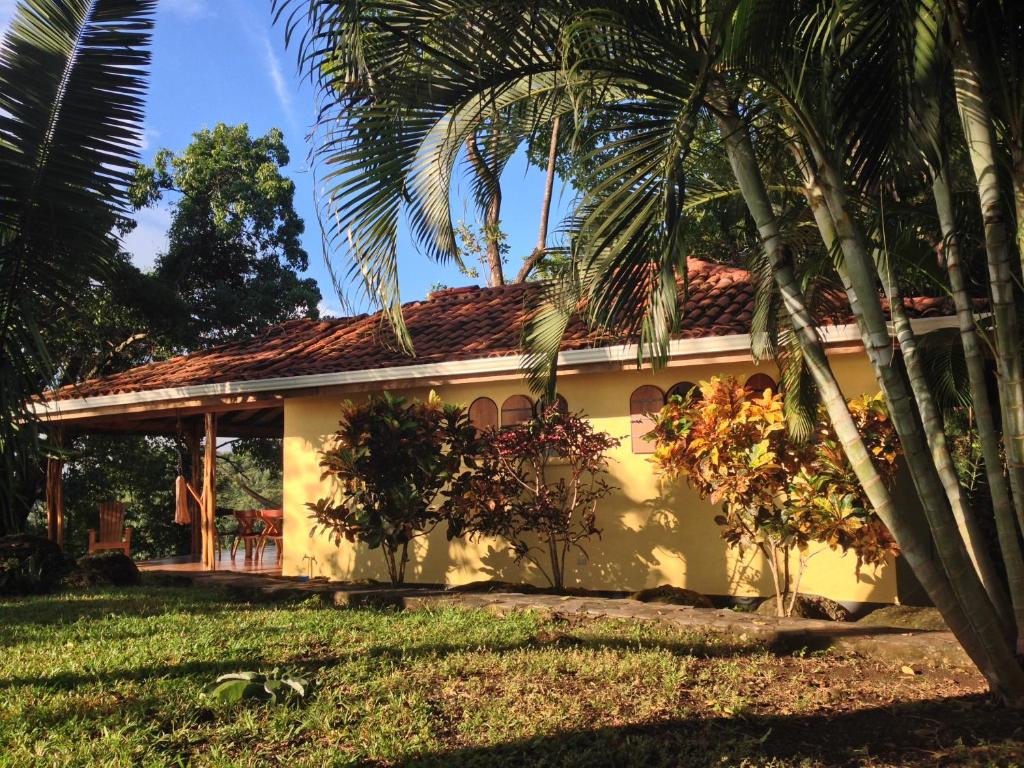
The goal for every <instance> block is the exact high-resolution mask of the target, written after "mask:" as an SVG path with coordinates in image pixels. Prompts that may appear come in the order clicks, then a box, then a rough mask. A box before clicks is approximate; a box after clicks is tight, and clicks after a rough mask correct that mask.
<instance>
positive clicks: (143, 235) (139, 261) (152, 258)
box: [124, 206, 171, 271]
mask: <svg viewBox="0 0 1024 768" xmlns="http://www.w3.org/2000/svg"><path fill="white" fill-rule="evenodd" d="M135 224H136V226H135V229H133V230H132V231H131V232H129V233H128V235H127V236H126V237H125V238H124V249H125V250H126V251H127V252H128V253H130V254H131V256H132V263H133V264H135V266H137V267H138V268H139V269H141V270H143V271H146V270H149V269H152V268H153V265H154V264H156V257H157V256H159V255H160V254H161V253H164V252H165V251H166V250H167V230H168V229H170V226H171V212H170V210H169V209H167V208H165V207H163V206H154V207H153V208H144V209H142V210H141V211H136V213H135Z"/></svg>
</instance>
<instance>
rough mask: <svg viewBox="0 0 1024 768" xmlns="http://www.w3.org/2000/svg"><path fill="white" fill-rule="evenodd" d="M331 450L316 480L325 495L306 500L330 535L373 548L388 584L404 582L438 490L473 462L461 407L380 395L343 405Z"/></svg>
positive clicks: (429, 526)
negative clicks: (328, 491) (329, 483)
mask: <svg viewBox="0 0 1024 768" xmlns="http://www.w3.org/2000/svg"><path fill="white" fill-rule="evenodd" d="M339 425H340V429H339V430H338V431H337V432H336V433H335V434H334V444H333V446H332V447H330V448H328V449H327V450H325V451H322V452H321V453H320V466H321V468H322V469H323V472H322V474H321V480H327V479H331V480H333V481H335V484H336V485H335V487H334V488H332V491H333V492H334V493H333V494H332V495H331V496H329V497H326V498H322V499H319V500H318V501H316V502H315V503H311V504H307V505H306V506H307V507H309V509H310V511H311V512H312V515H311V517H312V518H313V519H314V520H315V521H316V525H315V526H314V527H313V531H314V532H315V531H317V529H321V530H323V531H325V532H327V533H328V534H329V535H330V536H332V537H333V539H334V541H335V543H336V544H337V543H340V542H341V539H342V538H345V539H347V540H348V541H358V542H361V543H363V544H366V545H367V546H368V547H370V549H378V548H379V549H380V550H381V552H382V553H383V555H384V560H385V562H386V564H387V569H388V575H389V576H390V577H391V583H392V584H401V583H402V582H404V581H405V567H406V564H407V563H408V561H409V544H410V543H411V542H412V541H413V540H414V539H416V538H418V537H421V536H426V535H427V534H429V533H430V532H431V531H432V530H433V529H434V528H435V527H436V526H437V524H438V523H440V522H441V520H442V515H441V513H440V511H439V509H438V506H437V504H436V503H435V502H436V500H437V496H438V493H439V492H440V491H441V489H442V488H444V487H445V486H446V485H447V484H448V483H449V481H450V480H451V479H452V478H453V477H454V476H455V474H456V473H458V472H459V470H460V469H461V468H462V465H463V461H464V460H465V461H468V462H472V461H473V459H472V456H473V454H474V453H475V446H476V442H477V441H476V430H475V429H474V427H473V425H472V424H471V423H470V421H469V415H468V413H467V412H466V410H465V409H464V408H461V407H459V406H455V405H446V404H443V403H442V402H441V400H440V398H438V397H437V396H436V395H435V394H434V393H431V396H430V398H429V399H428V400H427V401H426V402H421V401H419V400H406V399H405V398H402V397H397V396H395V395H391V394H389V393H387V392H385V393H384V394H383V395H381V396H379V397H372V398H370V399H369V400H367V401H366V402H364V403H352V402H346V403H343V404H342V414H341V421H340V422H339Z"/></svg>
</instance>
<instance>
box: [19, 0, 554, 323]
mask: <svg viewBox="0 0 1024 768" xmlns="http://www.w3.org/2000/svg"><path fill="white" fill-rule="evenodd" d="M15 4H16V3H15V0H0V28H2V27H4V26H6V23H7V21H8V20H9V18H10V16H11V14H12V13H13V9H14V6H15ZM158 8H159V10H158V12H157V21H156V29H155V33H154V39H153V71H152V79H151V84H150V91H149V97H148V101H147V107H146V127H145V136H144V139H143V145H142V159H143V160H144V161H146V160H149V159H150V158H151V157H152V155H153V153H154V152H155V151H156V150H158V149H161V148H164V147H166V148H168V149H171V150H180V149H183V148H184V147H185V146H186V145H187V144H188V143H189V139H190V137H191V135H192V133H193V132H194V131H196V130H199V129H201V128H204V127H211V126H213V125H215V124H216V123H218V122H225V123H231V124H236V123H248V124H249V128H250V131H251V132H252V133H254V134H262V133H265V132H266V131H267V130H268V129H270V128H272V127H278V128H281V129H282V130H283V131H284V133H285V138H286V141H287V143H288V147H289V149H290V151H291V164H290V166H289V167H288V168H287V169H286V173H287V174H288V175H289V176H290V177H291V178H292V179H294V181H295V184H296V188H297V192H296V207H297V208H298V210H299V213H300V214H301V215H302V217H303V219H305V221H306V234H305V238H304V240H305V247H306V250H307V251H308V252H309V255H310V268H309V274H310V275H311V276H313V277H315V278H316V279H317V281H318V282H319V284H320V289H321V292H322V293H323V295H324V304H323V309H325V310H327V311H329V312H331V313H333V314H337V313H339V311H340V306H341V305H340V303H339V301H338V298H337V295H336V293H335V291H334V288H333V287H332V285H331V282H330V278H329V276H328V271H327V268H326V266H325V264H324V252H323V247H322V244H321V237H320V232H319V228H318V225H317V219H316V215H315V212H316V191H315V190H314V174H313V172H312V170H311V169H310V167H309V160H308V157H309V155H308V152H309V147H308V144H307V142H306V135H307V134H308V133H309V131H310V129H311V127H312V123H313V119H314V94H313V92H312V89H311V87H310V85H309V84H308V83H307V82H303V81H302V80H301V78H300V77H299V76H298V73H297V71H296V66H295V54H294V51H292V50H286V48H285V45H284V33H283V30H282V29H281V27H275V26H273V24H272V20H271V14H270V0H160V3H159V6H158ZM502 182H503V185H502V189H503V193H504V194H503V198H504V205H503V210H502V223H503V227H504V229H505V231H506V232H507V234H508V238H509V245H510V255H509V262H510V263H509V266H508V268H507V271H508V272H511V273H512V275H513V276H514V274H515V272H516V271H518V267H519V265H520V263H521V262H522V259H523V258H524V256H525V255H527V254H528V253H529V252H530V251H531V250H532V248H533V245H534V243H535V241H536V238H537V225H538V209H539V205H540V197H541V194H542V192H543V182H544V179H543V173H542V172H541V171H540V170H538V169H535V168H534V169H528V168H527V164H526V162H525V159H524V158H523V157H517V158H514V159H513V161H512V162H511V163H509V166H508V168H507V170H506V171H505V174H504V176H503V179H502ZM456 191H457V197H458V198H459V200H460V202H458V203H457V208H456V209H457V210H458V211H460V212H462V213H461V218H464V219H465V220H466V221H469V222H471V221H473V220H474V219H475V212H474V211H473V209H472V208H471V207H469V206H468V205H467V204H466V203H465V202H464V201H462V198H461V196H460V195H458V189H457V190H456ZM555 194H556V201H555V203H556V206H558V207H559V208H561V209H563V210H564V209H565V208H566V207H567V205H568V202H569V194H568V193H567V192H566V193H564V194H560V192H559V190H558V188H557V187H556V192H555ZM457 217H459V216H458V215H457ZM557 217H558V214H557V212H553V217H552V229H554V228H555V227H556V226H557V221H558V218H557ZM169 220H170V216H169V213H168V212H167V210H166V209H162V208H158V209H153V210H147V211H142V212H140V213H139V215H138V226H137V228H136V230H135V231H134V232H133V233H132V234H131V235H130V236H129V237H128V239H127V241H126V247H127V249H128V250H129V251H130V252H131V253H132V255H133V258H134V260H135V261H136V263H137V264H138V265H139V266H140V267H143V268H145V267H147V266H150V265H152V263H153V260H154V259H155V257H156V255H157V254H158V253H159V252H160V251H161V250H162V249H163V248H164V247H166V238H165V233H166V230H167V226H168V223H169ZM335 263H336V265H337V266H338V269H339V271H340V272H341V273H343V272H344V268H345V266H346V264H345V263H344V261H343V259H342V257H341V256H340V255H339V256H337V257H335ZM399 264H400V276H401V290H402V298H403V300H404V301H410V300H414V299H419V298H423V297H424V296H425V295H426V294H427V293H428V292H429V290H430V287H431V285H433V284H434V283H444V284H447V285H451V286H458V285H468V284H471V283H472V282H474V281H473V280H472V279H470V278H467V277H465V276H463V275H461V274H459V272H458V270H456V269H455V268H454V267H452V266H442V265H438V264H436V263H432V262H429V261H428V260H427V259H426V258H425V257H424V256H422V255H421V254H419V253H418V252H417V250H416V247H415V245H414V244H413V243H412V242H410V241H409V240H408V238H404V237H403V239H402V241H401V243H400V244H399ZM350 293H352V292H351V291H350ZM360 308H363V307H360Z"/></svg>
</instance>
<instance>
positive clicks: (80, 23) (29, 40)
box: [0, 0, 155, 524]
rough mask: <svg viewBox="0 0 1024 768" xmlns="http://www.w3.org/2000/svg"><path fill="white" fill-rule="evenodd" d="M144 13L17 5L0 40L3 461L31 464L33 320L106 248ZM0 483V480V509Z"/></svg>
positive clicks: (144, 36) (142, 61)
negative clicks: (1, 42) (0, 46)
mask: <svg viewBox="0 0 1024 768" xmlns="http://www.w3.org/2000/svg"><path fill="white" fill-rule="evenodd" d="M154 9H155V1H154V0H22V2H21V3H20V4H19V5H18V9H17V12H16V14H15V16H14V19H13V20H12V22H11V25H10V27H9V28H8V30H7V32H6V34H5V36H4V39H3V45H2V49H0V347H2V354H0V359H2V361H0V390H2V391H3V393H4V394H3V406H4V408H5V410H4V413H3V415H2V417H0V421H2V423H3V429H2V432H0V449H2V452H3V454H4V456H5V462H7V463H9V462H10V461H31V460H33V457H34V456H35V449H34V438H32V429H31V428H30V426H29V425H28V424H27V422H28V421H30V420H31V413H30V412H29V411H27V410H26V403H27V401H28V400H29V398H30V397H32V396H33V395H34V394H37V393H38V392H40V391H41V390H42V389H43V388H44V387H45V386H46V385H47V384H49V383H50V381H51V377H52V367H51V365H50V361H49V359H48V356H47V352H46V347H45V344H44V343H43V341H42V334H41V333H40V330H39V329H40V328H41V326H42V325H43V320H44V318H45V317H47V315H48V313H50V312H60V311H63V307H66V306H67V305H68V304H71V303H73V302H74V300H75V297H76V295H77V292H78V291H79V290H81V287H82V286H83V285H84V284H85V283H86V282H87V281H90V280H96V279H100V278H102V277H103V275H104V274H105V271H106V269H107V268H108V266H109V265H110V264H111V257H112V256H113V254H114V252H115V248H116V244H117V242H116V237H115V235H114V234H113V231H114V225H115V222H116V221H117V220H118V218H119V217H121V216H123V215H124V214H125V212H126V210H127V202H128V201H127V188H128V184H129V182H130V179H131V175H132V171H133V169H134V164H135V162H136V160H137V148H138V147H139V145H140V135H141V130H142V118H143V97H144V94H145V88H146V71H147V68H148V65H149V39H150V30H151V28H152V17H153V11H154ZM26 436H28V442H26ZM11 457H17V458H16V459H15V458H11ZM8 469H9V467H8ZM12 478H13V475H12V474H11V473H10V472H5V473H4V490H5V491H6V492H5V493H4V496H5V499H6V500H7V501H8V502H10V501H11V499H12V497H13V493H14V492H13V488H12V487H11V483H12V482H13V480H12ZM11 503H13V502H11ZM9 508H10V505H9V504H8V509H9ZM5 522H6V523H7V524H10V521H9V520H8V521H5Z"/></svg>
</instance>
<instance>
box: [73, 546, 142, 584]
mask: <svg viewBox="0 0 1024 768" xmlns="http://www.w3.org/2000/svg"><path fill="white" fill-rule="evenodd" d="M75 577H76V579H77V580H78V581H80V582H81V583H82V584H86V585H90V586H94V585H108V584H109V585H111V586H114V587H137V586H139V584H141V583H142V575H141V574H140V573H139V568H138V566H136V565H135V562H134V561H133V560H132V559H131V558H130V557H128V555H126V554H125V553H124V552H116V551H113V550H110V551H108V552H100V553H98V554H95V555H84V556H83V557H80V558H78V571H77V572H76V574H75Z"/></svg>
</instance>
